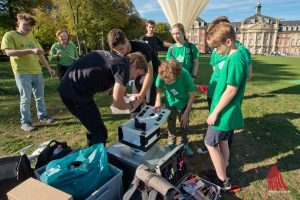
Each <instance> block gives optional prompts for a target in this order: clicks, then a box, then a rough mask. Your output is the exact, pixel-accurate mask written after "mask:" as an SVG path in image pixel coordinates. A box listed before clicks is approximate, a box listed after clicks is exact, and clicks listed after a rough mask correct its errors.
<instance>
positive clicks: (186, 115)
mask: <svg viewBox="0 0 300 200" xmlns="http://www.w3.org/2000/svg"><path fill="white" fill-rule="evenodd" d="M194 99H195V93H194V92H189V101H188V104H187V106H186V109H185V111H184V113H183V114H182V116H181V120H180V124H181V126H182V127H183V128H188V125H189V115H190V112H191V110H192V106H193V103H194Z"/></svg>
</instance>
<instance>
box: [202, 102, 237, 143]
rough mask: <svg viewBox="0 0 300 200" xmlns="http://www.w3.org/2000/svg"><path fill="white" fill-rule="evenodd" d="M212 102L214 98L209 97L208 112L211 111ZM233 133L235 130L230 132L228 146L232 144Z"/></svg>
mask: <svg viewBox="0 0 300 200" xmlns="http://www.w3.org/2000/svg"><path fill="white" fill-rule="evenodd" d="M211 102H212V98H210V97H207V103H208V112H209V111H210V107H211ZM233 134H234V133H233V131H232V133H230V134H229V138H228V146H229V148H230V147H231V144H232V140H233Z"/></svg>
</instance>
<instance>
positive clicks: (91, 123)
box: [60, 95, 107, 146]
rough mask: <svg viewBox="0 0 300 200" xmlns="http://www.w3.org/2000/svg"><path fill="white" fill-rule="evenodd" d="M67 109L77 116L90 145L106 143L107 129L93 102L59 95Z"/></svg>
mask: <svg viewBox="0 0 300 200" xmlns="http://www.w3.org/2000/svg"><path fill="white" fill-rule="evenodd" d="M60 97H61V99H62V101H63V103H64V104H65V105H66V106H67V108H68V110H69V111H70V112H71V113H72V114H73V115H74V116H75V117H77V118H78V119H79V120H80V122H81V123H82V125H83V126H84V127H85V128H86V129H87V133H86V138H87V144H88V145H89V146H92V145H94V144H97V143H104V145H105V144H106V140H107V129H106V127H105V125H104V123H103V121H102V118H101V115H100V112H99V110H98V107H97V105H96V104H95V102H94V101H93V100H92V101H89V102H80V103H78V102H74V101H72V100H70V99H67V98H65V97H63V96H62V95H60Z"/></svg>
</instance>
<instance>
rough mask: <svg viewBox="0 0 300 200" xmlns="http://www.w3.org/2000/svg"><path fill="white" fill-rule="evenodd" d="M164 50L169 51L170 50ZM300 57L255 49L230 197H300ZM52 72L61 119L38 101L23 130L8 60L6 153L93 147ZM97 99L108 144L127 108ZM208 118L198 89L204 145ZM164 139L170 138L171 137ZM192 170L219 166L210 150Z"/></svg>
mask: <svg viewBox="0 0 300 200" xmlns="http://www.w3.org/2000/svg"><path fill="white" fill-rule="evenodd" d="M162 57H163V55H162ZM209 59H210V56H209V55H203V56H202V57H201V58H200V65H199V75H198V79H199V80H198V83H202V84H207V83H208V81H209V78H210V74H211V72H212V70H211V67H209V65H208V63H209ZM299 63H300V58H292V57H282V56H276V57H273V56H253V71H254V74H253V79H252V80H251V81H250V82H248V85H247V88H246V93H245V98H244V102H243V112H244V118H245V128H244V129H242V130H237V131H236V134H235V136H234V142H233V146H232V149H231V157H230V166H229V168H228V174H229V177H231V179H232V183H233V184H234V185H238V186H240V187H241V188H242V190H241V192H239V193H236V194H225V195H224V198H223V199H255V200H256V199H274V200H275V199H300V190H299V188H300V142H299V141H300V105H299V99H300V64H299ZM44 75H45V85H46V87H45V99H46V106H47V111H48V113H49V115H51V116H52V117H53V118H54V119H55V122H54V123H53V124H50V125H43V124H41V123H39V122H38V120H37V118H36V111H35V106H34V105H33V102H32V106H31V107H32V114H33V123H34V125H36V126H37V127H38V130H36V131H34V132H31V133H27V132H24V131H22V130H21V129H20V122H19V118H20V113H19V93H18V91H17V87H16V85H15V81H14V76H13V73H12V70H11V67H10V64H9V63H0V88H1V89H4V90H7V91H9V94H5V93H2V91H0V157H1V156H5V155H10V154H12V153H14V152H15V151H17V150H20V149H21V148H23V147H25V146H27V145H30V144H34V145H33V146H34V147H33V148H31V149H30V151H33V150H34V149H36V148H37V147H38V144H39V143H41V142H44V141H47V140H51V139H57V140H66V141H67V142H68V144H69V145H71V146H72V147H73V148H78V147H85V146H86V139H85V129H84V128H83V126H82V125H81V124H80V123H79V122H78V120H77V119H75V118H74V117H73V116H72V115H71V114H70V113H69V112H68V110H67V109H66V108H65V106H64V105H63V104H62V102H61V100H60V98H59V96H58V93H57V91H56V87H57V85H58V82H59V81H58V78H57V77H55V78H53V79H51V78H50V77H49V74H48V73H46V72H45V73H44ZM95 99H96V102H97V104H98V106H99V109H100V110H101V113H102V117H103V120H104V122H105V124H106V126H107V128H108V131H109V141H108V145H111V144H112V143H114V142H115V141H117V127H118V126H119V125H120V124H122V123H123V122H125V121H127V120H128V118H129V116H127V115H120V116H117V115H112V114H111V112H110V109H109V105H110V104H111V100H110V97H109V96H108V95H107V94H96V96H95ZM207 117H208V111H207V103H206V96H204V95H203V94H201V93H200V92H197V97H196V101H195V104H194V107H193V111H192V113H191V123H190V126H191V131H190V135H189V139H190V142H191V145H192V147H193V148H194V150H195V151H196V149H197V148H198V147H199V146H200V145H203V138H204V134H205V133H206V128H207V125H206V119H207ZM160 143H166V138H165V136H163V137H162V139H161V140H160ZM274 164H276V165H277V166H278V169H279V171H280V172H281V174H282V177H283V179H284V182H285V184H286V185H287V187H288V191H287V192H282V191H281V192H274V191H268V179H267V177H268V172H269V170H270V169H271V167H272V166H273V165H274ZM189 165H190V168H191V171H192V172H194V173H199V174H200V175H201V171H202V170H206V169H212V168H213V167H212V164H211V161H210V158H209V155H199V154H195V155H194V156H193V157H191V158H189Z"/></svg>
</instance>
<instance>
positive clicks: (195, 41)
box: [194, 36, 198, 44]
mask: <svg viewBox="0 0 300 200" xmlns="http://www.w3.org/2000/svg"><path fill="white" fill-rule="evenodd" d="M194 43H195V44H198V37H197V36H195V37H194Z"/></svg>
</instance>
